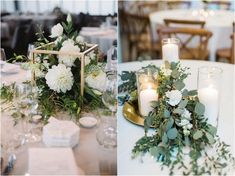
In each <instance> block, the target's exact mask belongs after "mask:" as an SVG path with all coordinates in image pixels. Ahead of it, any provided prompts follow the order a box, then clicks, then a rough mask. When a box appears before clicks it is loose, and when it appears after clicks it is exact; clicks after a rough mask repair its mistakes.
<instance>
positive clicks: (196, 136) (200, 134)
mask: <svg viewBox="0 0 235 176" xmlns="http://www.w3.org/2000/svg"><path fill="white" fill-rule="evenodd" d="M202 136H203V133H202V131H200V130H197V131H196V132H195V133H194V134H193V139H195V140H197V139H199V138H201V137H202Z"/></svg>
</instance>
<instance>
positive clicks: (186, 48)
mask: <svg viewBox="0 0 235 176" xmlns="http://www.w3.org/2000/svg"><path fill="white" fill-rule="evenodd" d="M158 34H159V37H160V39H161V40H162V39H163V38H169V37H175V38H178V39H179V40H180V41H181V43H180V59H197V60H207V59H208V57H209V51H208V50H207V45H208V41H209V39H210V37H211V36H212V33H211V32H210V31H208V30H205V29H195V28H172V27H162V28H160V29H159V30H158ZM182 37H185V38H186V40H182V39H181V38H182ZM196 38H200V40H197V41H198V42H197V44H196V43H195V41H193V44H194V45H196V46H195V47H191V46H190V43H191V42H192V40H193V39H196Z"/></svg>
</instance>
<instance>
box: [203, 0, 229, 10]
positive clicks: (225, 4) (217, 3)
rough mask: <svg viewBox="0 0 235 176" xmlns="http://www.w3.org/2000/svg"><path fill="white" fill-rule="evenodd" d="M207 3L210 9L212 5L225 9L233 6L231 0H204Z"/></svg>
mask: <svg viewBox="0 0 235 176" xmlns="http://www.w3.org/2000/svg"><path fill="white" fill-rule="evenodd" d="M204 3H205V4H206V9H208V8H209V7H210V6H216V8H217V9H225V10H229V9H230V7H231V2H229V1H224V0H221V1H204Z"/></svg>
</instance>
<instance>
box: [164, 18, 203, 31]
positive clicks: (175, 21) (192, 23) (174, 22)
mask: <svg viewBox="0 0 235 176" xmlns="http://www.w3.org/2000/svg"><path fill="white" fill-rule="evenodd" d="M164 23H165V25H166V26H168V27H175V26H173V25H182V26H181V27H187V26H198V27H199V28H201V29H203V28H204V26H205V24H206V22H205V21H200V20H181V19H170V18H167V19H164Z"/></svg>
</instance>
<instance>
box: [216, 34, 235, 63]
mask: <svg viewBox="0 0 235 176" xmlns="http://www.w3.org/2000/svg"><path fill="white" fill-rule="evenodd" d="M230 38H231V40H232V45H231V48H221V49H218V50H217V51H216V61H220V60H221V59H222V58H223V59H226V60H228V61H229V63H232V64H234V63H235V62H234V50H235V49H234V47H235V45H234V40H235V33H233V34H232V35H231V37H230Z"/></svg>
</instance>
